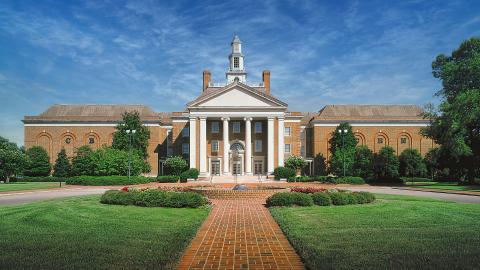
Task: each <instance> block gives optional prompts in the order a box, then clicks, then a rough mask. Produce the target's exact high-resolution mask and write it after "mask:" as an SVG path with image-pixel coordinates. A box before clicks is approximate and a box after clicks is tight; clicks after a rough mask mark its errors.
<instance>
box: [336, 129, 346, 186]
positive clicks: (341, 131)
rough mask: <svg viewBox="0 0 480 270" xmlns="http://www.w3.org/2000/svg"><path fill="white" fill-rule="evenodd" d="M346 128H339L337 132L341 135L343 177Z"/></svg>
mask: <svg viewBox="0 0 480 270" xmlns="http://www.w3.org/2000/svg"><path fill="white" fill-rule="evenodd" d="M347 132H348V129H343V130H342V129H339V130H338V133H340V136H342V160H343V177H345V134H347Z"/></svg>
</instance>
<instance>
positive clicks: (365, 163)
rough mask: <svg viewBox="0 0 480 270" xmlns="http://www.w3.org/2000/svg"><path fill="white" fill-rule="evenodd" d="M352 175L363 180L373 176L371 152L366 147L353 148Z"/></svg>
mask: <svg viewBox="0 0 480 270" xmlns="http://www.w3.org/2000/svg"><path fill="white" fill-rule="evenodd" d="M353 175H358V176H360V177H363V178H370V177H372V176H373V152H372V150H370V148H368V147H367V146H366V145H361V146H357V147H356V148H355V160H354V162H353Z"/></svg>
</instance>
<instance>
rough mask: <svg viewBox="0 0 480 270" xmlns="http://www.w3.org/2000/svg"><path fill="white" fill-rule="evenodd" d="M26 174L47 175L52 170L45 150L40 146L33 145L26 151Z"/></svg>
mask: <svg viewBox="0 0 480 270" xmlns="http://www.w3.org/2000/svg"><path fill="white" fill-rule="evenodd" d="M25 154H26V156H27V161H26V164H25V170H24V172H23V173H24V174H25V175H26V176H49V175H50V171H51V170H52V165H51V164H50V158H49V157H48V153H47V151H46V150H45V149H44V148H43V147H41V146H33V147H31V148H29V149H27V151H26V153H25Z"/></svg>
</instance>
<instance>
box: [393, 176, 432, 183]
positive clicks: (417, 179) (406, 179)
mask: <svg viewBox="0 0 480 270" xmlns="http://www.w3.org/2000/svg"><path fill="white" fill-rule="evenodd" d="M400 180H401V181H403V183H407V182H431V181H432V179H430V178H424V177H400Z"/></svg>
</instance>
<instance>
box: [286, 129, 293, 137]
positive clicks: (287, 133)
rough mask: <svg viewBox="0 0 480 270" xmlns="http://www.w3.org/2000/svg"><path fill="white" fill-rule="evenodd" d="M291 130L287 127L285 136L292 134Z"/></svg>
mask: <svg viewBox="0 0 480 270" xmlns="http://www.w3.org/2000/svg"><path fill="white" fill-rule="evenodd" d="M291 131H292V130H291V129H290V127H285V136H290V134H291Z"/></svg>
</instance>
